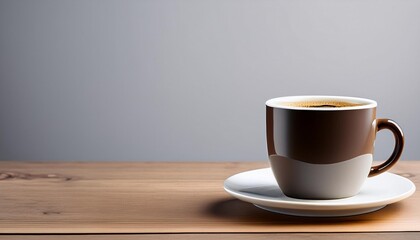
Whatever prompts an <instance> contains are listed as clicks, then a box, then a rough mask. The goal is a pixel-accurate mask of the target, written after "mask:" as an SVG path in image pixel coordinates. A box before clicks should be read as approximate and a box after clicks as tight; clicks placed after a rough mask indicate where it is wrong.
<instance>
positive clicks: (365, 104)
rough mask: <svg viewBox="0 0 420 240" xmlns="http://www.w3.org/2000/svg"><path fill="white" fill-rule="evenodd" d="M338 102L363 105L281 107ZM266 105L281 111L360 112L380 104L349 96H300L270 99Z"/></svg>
mask: <svg viewBox="0 0 420 240" xmlns="http://www.w3.org/2000/svg"><path fill="white" fill-rule="evenodd" d="M325 99H326V100H337V101H340V100H341V101H348V102H352V103H358V104H362V105H360V106H350V107H340V108H337V107H322V108H321V107H311V108H308V107H297V106H288V105H281V103H290V102H296V101H304V100H305V101H308V100H312V101H313V100H325ZM265 105H266V106H268V107H272V108H279V109H290V110H305V111H344V110H360V109H370V108H375V107H376V106H377V105H378V104H377V103H376V101H374V100H371V99H367V98H360V97H348V96H330V95H300V96H284V97H277V98H272V99H269V100H267V101H266V102H265Z"/></svg>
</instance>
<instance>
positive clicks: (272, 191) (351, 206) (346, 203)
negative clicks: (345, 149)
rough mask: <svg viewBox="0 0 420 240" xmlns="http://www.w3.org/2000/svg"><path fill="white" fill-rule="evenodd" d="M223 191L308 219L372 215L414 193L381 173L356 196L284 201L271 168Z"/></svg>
mask: <svg viewBox="0 0 420 240" xmlns="http://www.w3.org/2000/svg"><path fill="white" fill-rule="evenodd" d="M224 188H225V190H226V191H227V192H228V193H229V194H231V195H232V196H234V197H236V198H238V199H240V200H243V201H246V202H250V203H253V204H254V205H255V206H257V207H259V208H262V209H265V210H268V211H272V212H277V213H282V214H287V215H295V216H307V217H337V216H351V215H358V214H363V213H368V212H373V211H376V210H379V209H381V208H383V207H385V206H386V205H388V204H391V203H395V202H398V201H401V200H403V199H405V198H407V197H409V196H411V195H412V194H413V193H414V191H415V190H416V187H415V185H414V184H413V182H411V181H410V180H408V179H407V178H404V177H401V176H398V175H395V174H392V173H388V172H386V173H383V174H381V175H379V176H376V177H372V178H368V179H367V180H366V182H365V183H364V185H363V186H362V189H361V190H360V192H359V194H357V195H356V196H353V197H349V198H341V199H333V200H308V199H296V198H290V197H287V196H286V195H284V194H283V193H282V191H281V190H280V188H279V187H278V185H277V183H276V180H275V179H274V176H273V173H272V172H271V169H270V168H264V169H258V170H252V171H247V172H242V173H239V174H236V175H233V176H231V177H229V178H228V179H226V181H225V184H224Z"/></svg>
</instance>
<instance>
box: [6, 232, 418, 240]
mask: <svg viewBox="0 0 420 240" xmlns="http://www.w3.org/2000/svg"><path fill="white" fill-rule="evenodd" d="M3 239H4V240H115V239H118V240H154V239H161V240H178V239H179V240H196V239H200V240H220V239H239V240H272V239H276V240H290V239H294V240H325V239H333V240H334V239H335V240H341V239H342V240H360V239H369V240H399V239H401V240H418V239H420V232H403V233H401V232H398V233H396V232H392V233H346V234H343V233H268V234H267V233H265V234H259V233H258V234H252V233H251V234H250V233H247V234H237V233H235V234H219V233H216V234H107V235H104V234H95V235H7V236H4V235H3V236H1V235H0V240H3Z"/></svg>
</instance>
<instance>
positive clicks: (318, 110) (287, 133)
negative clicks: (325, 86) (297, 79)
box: [266, 96, 404, 199]
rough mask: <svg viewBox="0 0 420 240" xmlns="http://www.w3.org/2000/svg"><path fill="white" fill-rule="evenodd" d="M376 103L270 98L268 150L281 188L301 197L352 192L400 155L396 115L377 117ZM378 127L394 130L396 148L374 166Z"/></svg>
mask: <svg viewBox="0 0 420 240" xmlns="http://www.w3.org/2000/svg"><path fill="white" fill-rule="evenodd" d="M340 104H341V105H340ZM376 106H377V103H376V102H375V101H373V100H369V99H363V98H355V97H340V96H291V97H280V98H274V99H270V100H268V101H267V102H266V124H267V147H268V155H269V159H270V165H271V169H272V171H273V174H274V176H275V178H276V180H277V183H278V185H279V186H280V188H281V190H282V191H283V193H284V194H285V195H287V196H289V197H294V198H305V199H335V198H345V197H350V196H354V195H356V194H357V193H358V192H359V190H360V188H361V186H362V184H363V183H364V182H365V180H366V179H367V177H373V176H375V175H378V174H381V173H383V172H385V171H387V170H388V169H389V168H391V167H392V166H393V165H394V164H395V163H396V162H397V161H398V159H399V158H400V156H401V153H402V150H403V147H404V136H403V132H402V130H401V128H400V127H399V126H398V125H397V124H396V123H395V122H394V121H392V120H390V119H377V118H376ZM382 129H388V130H391V132H392V133H393V135H394V137H395V147H394V151H393V153H392V154H391V156H390V157H389V159H388V160H387V161H385V162H383V163H382V164H380V165H378V166H372V160H373V149H374V143H375V138H376V133H377V132H378V131H380V130H382Z"/></svg>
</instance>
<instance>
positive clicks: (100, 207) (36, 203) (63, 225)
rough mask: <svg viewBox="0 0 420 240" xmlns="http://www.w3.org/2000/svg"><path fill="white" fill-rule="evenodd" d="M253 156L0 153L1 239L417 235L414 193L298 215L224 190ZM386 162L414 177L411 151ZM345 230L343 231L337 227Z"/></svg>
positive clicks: (418, 199) (419, 217)
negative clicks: (1, 158) (112, 157)
mask: <svg viewBox="0 0 420 240" xmlns="http://www.w3.org/2000/svg"><path fill="white" fill-rule="evenodd" d="M262 167H268V163H267V162H252V163H245V162H243V163H238V162H235V163H233V162H229V163H192V162H188V163H144V162H143V163H142V162H125V163H115V162H84V163H82V162H77V163H75V162H61V163H59V162H52V163H51V162H36V163H32V162H11V161H10V162H0V239H10V240H13V239H46V240H49V239H152V238H159V239H171V240H173V239H225V238H234V239H272V238H273V237H275V238H276V239H291V237H293V238H294V239H307V238H308V237H310V239H329V238H335V239H342V238H343V236H344V238H345V239H360V238H362V239H363V238H366V237H369V238H370V239H395V238H398V239H420V194H419V191H417V192H416V193H415V194H414V195H413V196H411V197H410V198H408V199H406V200H404V201H401V202H398V203H395V204H392V205H389V206H387V207H385V208H384V209H382V210H380V211H377V212H374V213H370V214H365V215H359V216H353V217H338V218H304V217H293V216H286V215H281V214H275V213H271V212H267V211H264V210H261V209H258V208H256V207H254V206H253V205H251V204H249V203H245V202H241V201H239V200H236V199H234V198H232V197H231V196H229V195H228V194H227V193H226V192H224V190H223V181H224V180H225V179H226V178H227V177H229V176H231V175H232V174H235V173H238V172H241V171H245V170H250V169H256V168H262ZM392 172H394V173H397V174H400V175H402V176H404V177H407V178H409V179H411V180H412V181H413V182H414V183H415V184H416V185H418V184H419V175H420V161H400V162H399V163H398V164H397V166H396V167H394V168H393V169H392ZM343 234H345V235H343Z"/></svg>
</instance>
